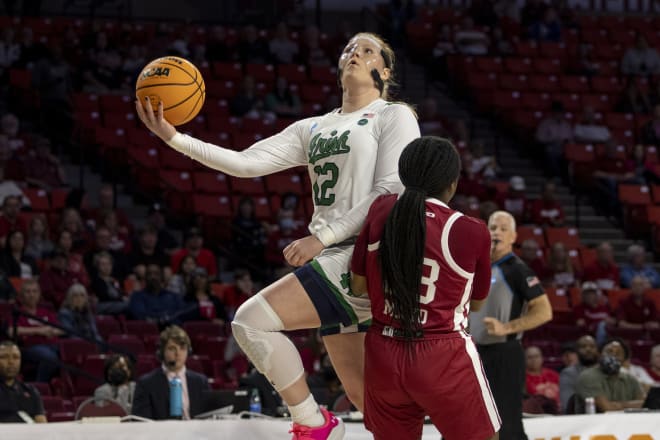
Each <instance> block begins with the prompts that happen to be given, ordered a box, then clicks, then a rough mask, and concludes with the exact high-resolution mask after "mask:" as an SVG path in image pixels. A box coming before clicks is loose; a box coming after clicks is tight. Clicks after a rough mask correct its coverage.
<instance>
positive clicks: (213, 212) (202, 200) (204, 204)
mask: <svg viewBox="0 0 660 440" xmlns="http://www.w3.org/2000/svg"><path fill="white" fill-rule="evenodd" d="M193 210H194V211H195V213H197V214H201V215H207V216H210V217H220V218H226V219H229V218H231V217H232V216H233V213H232V212H233V211H232V207H231V201H230V199H229V196H226V195H207V194H193Z"/></svg>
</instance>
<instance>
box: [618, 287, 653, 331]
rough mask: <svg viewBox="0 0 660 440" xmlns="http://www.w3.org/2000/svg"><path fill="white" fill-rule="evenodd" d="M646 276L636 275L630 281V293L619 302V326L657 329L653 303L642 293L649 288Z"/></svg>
mask: <svg viewBox="0 0 660 440" xmlns="http://www.w3.org/2000/svg"><path fill="white" fill-rule="evenodd" d="M650 287H651V286H650V284H649V280H648V278H645V277H643V276H641V275H636V276H634V277H633V279H632V281H631V282H630V295H628V297H626V298H625V299H623V300H622V301H621V303H619V307H618V309H617V312H618V313H617V317H618V318H619V327H621V328H632V329H638V330H643V329H657V328H660V323H658V312H657V310H656V309H655V303H654V302H653V301H652V300H650V299H649V298H645V297H644V294H645V293H646V291H647V290H648V289H649V288H650Z"/></svg>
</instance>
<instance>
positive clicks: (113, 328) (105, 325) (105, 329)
mask: <svg viewBox="0 0 660 440" xmlns="http://www.w3.org/2000/svg"><path fill="white" fill-rule="evenodd" d="M95 319H96V328H97V329H98V331H99V334H100V335H101V337H103V339H108V336H110V335H111V334H118V333H121V327H120V325H119V321H117V319H115V317H114V316H112V315H96V316H95Z"/></svg>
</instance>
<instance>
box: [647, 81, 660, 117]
mask: <svg viewBox="0 0 660 440" xmlns="http://www.w3.org/2000/svg"><path fill="white" fill-rule="evenodd" d="M648 96H649V102H650V104H651V109H652V110H653V109H654V108H655V106H656V105H658V104H660V79H658V78H655V79H653V82H652V83H651V90H649V95H648Z"/></svg>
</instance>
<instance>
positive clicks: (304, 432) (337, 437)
mask: <svg viewBox="0 0 660 440" xmlns="http://www.w3.org/2000/svg"><path fill="white" fill-rule="evenodd" d="M321 414H323V417H324V418H325V423H324V424H323V425H321V426H317V427H315V428H311V427H309V426H305V425H299V424H297V423H294V424H293V427H292V428H291V431H289V432H290V433H292V434H293V438H292V439H291V440H342V439H343V438H344V422H342V421H341V420H340V419H338V418H337V417H335V415H334V414H332V413H331V412H330V411H328V410H327V409H324V408H321Z"/></svg>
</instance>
